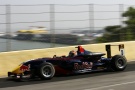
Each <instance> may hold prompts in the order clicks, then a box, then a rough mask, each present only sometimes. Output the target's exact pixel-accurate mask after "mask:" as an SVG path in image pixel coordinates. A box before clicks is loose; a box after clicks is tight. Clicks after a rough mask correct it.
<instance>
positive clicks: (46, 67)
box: [38, 63, 55, 80]
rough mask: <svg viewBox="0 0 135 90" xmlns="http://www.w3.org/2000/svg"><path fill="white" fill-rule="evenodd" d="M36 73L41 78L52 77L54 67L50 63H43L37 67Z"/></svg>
mask: <svg viewBox="0 0 135 90" xmlns="http://www.w3.org/2000/svg"><path fill="white" fill-rule="evenodd" d="M38 74H39V77H40V78H41V79H42V80H49V79H52V78H53V76H54V74H55V68H54V66H53V65H52V64H51V63H43V64H41V65H40V67H39V70H38Z"/></svg>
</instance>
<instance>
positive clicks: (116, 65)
mask: <svg viewBox="0 0 135 90" xmlns="http://www.w3.org/2000/svg"><path fill="white" fill-rule="evenodd" d="M111 46H113V45H106V51H107V57H103V56H104V55H105V53H100V52H91V51H87V50H85V49H84V48H83V47H82V46H78V47H77V48H78V50H77V52H75V51H70V53H69V55H67V56H60V57H57V56H56V55H54V56H53V58H38V59H34V60H28V61H26V62H23V63H21V64H20V65H19V66H17V68H15V69H14V70H13V71H12V72H8V77H10V78H14V79H16V80H21V81H23V80H24V79H33V78H40V79H43V80H47V79H52V78H53V77H54V76H55V75H70V74H79V73H87V72H94V71H123V70H124V69H125V68H126V66H127V60H126V58H125V56H124V54H125V53H124V44H120V45H118V46H119V51H120V53H121V55H114V56H111ZM115 46H116V45H115Z"/></svg>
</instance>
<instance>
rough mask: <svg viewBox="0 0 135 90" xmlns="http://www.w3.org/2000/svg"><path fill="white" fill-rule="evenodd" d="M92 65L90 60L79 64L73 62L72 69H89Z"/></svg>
mask: <svg viewBox="0 0 135 90" xmlns="http://www.w3.org/2000/svg"><path fill="white" fill-rule="evenodd" d="M92 66H93V63H92V62H89V63H88V62H82V65H79V64H78V63H74V69H75V70H81V69H91V68H92Z"/></svg>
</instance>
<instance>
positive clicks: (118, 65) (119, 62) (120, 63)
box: [117, 58, 125, 69]
mask: <svg viewBox="0 0 135 90" xmlns="http://www.w3.org/2000/svg"><path fill="white" fill-rule="evenodd" d="M124 66H125V63H124V61H123V59H121V58H119V59H118V61H117V67H118V68H120V69H122V68H124Z"/></svg>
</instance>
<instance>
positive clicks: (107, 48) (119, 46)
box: [105, 44, 125, 58]
mask: <svg viewBox="0 0 135 90" xmlns="http://www.w3.org/2000/svg"><path fill="white" fill-rule="evenodd" d="M111 46H118V49H119V51H120V55H123V56H124V55H125V51H124V44H119V45H110V44H108V45H106V46H105V48H106V51H107V58H111Z"/></svg>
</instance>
